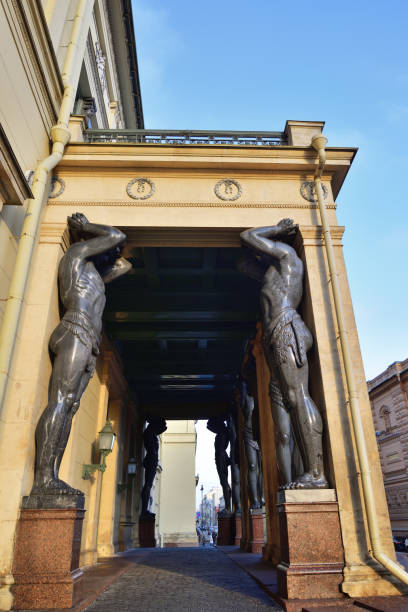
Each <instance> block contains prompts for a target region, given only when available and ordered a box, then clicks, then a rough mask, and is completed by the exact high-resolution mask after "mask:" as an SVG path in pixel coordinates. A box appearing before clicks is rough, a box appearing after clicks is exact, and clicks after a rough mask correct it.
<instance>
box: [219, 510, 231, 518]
mask: <svg viewBox="0 0 408 612" xmlns="http://www.w3.org/2000/svg"><path fill="white" fill-rule="evenodd" d="M218 516H221V517H223V516H231V512H230V511H229V510H227V509H226V508H224V509H223V510H220V511H219V512H218Z"/></svg>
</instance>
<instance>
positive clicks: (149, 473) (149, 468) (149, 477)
mask: <svg viewBox="0 0 408 612" xmlns="http://www.w3.org/2000/svg"><path fill="white" fill-rule="evenodd" d="M146 456H147V455H146ZM145 459H146V457H145ZM144 469H145V482H144V485H143V489H142V495H141V499H142V514H144V515H146V514H150V513H149V512H148V507H149V500H150V491H151V490H152V486H153V482H154V477H155V475H156V470H157V462H154V463H151V464H149V463H148V462H146V461H145V465H144Z"/></svg>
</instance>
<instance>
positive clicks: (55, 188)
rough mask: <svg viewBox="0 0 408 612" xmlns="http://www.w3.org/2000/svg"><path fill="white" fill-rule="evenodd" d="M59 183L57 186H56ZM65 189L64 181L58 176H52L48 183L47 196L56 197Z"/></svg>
mask: <svg viewBox="0 0 408 612" xmlns="http://www.w3.org/2000/svg"><path fill="white" fill-rule="evenodd" d="M58 185H59V187H58ZM64 189H65V182H64V181H63V180H62V178H59V176H53V177H52V179H51V184H50V192H49V194H48V197H49V198H58V196H60V195H61V193H63V191H64Z"/></svg>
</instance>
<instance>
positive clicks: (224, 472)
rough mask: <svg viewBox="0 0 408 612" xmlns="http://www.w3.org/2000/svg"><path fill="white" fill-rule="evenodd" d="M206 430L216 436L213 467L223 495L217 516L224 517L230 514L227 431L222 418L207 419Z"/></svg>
mask: <svg viewBox="0 0 408 612" xmlns="http://www.w3.org/2000/svg"><path fill="white" fill-rule="evenodd" d="M207 429H209V430H210V431H212V432H213V433H215V434H216V436H215V440H214V449H215V465H216V467H217V472H218V478H219V479H220V484H221V487H222V492H223V495H224V502H225V508H224V510H221V512H219V513H218V514H219V516H226V515H228V514H230V513H231V487H230V486H229V484H228V466H229V465H230V462H231V461H230V458H229V457H228V453H227V448H228V444H229V441H230V439H229V431H228V427H227V426H226V424H225V421H224V419H223V417H212V418H211V419H208V422H207Z"/></svg>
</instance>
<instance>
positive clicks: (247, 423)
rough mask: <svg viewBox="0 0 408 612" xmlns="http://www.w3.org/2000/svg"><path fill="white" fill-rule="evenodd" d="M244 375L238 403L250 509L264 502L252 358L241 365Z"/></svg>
mask: <svg viewBox="0 0 408 612" xmlns="http://www.w3.org/2000/svg"><path fill="white" fill-rule="evenodd" d="M243 374H244V377H242V378H241V381H240V389H239V396H240V404H241V410H242V415H243V428H242V437H243V441H244V450H245V457H246V460H247V482H248V497H249V504H250V508H251V509H252V510H254V509H256V508H261V507H262V505H263V503H264V499H263V497H264V492H263V476H262V460H261V449H260V446H259V441H258V440H257V437H258V438H259V436H256V433H255V431H254V430H255V429H256V428H255V427H254V421H255V417H256V416H257V414H256V413H257V406H256V399H257V398H256V370H255V364H254V363H253V358H252V359H250V360H247V361H246V363H245V364H244V367H243Z"/></svg>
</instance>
